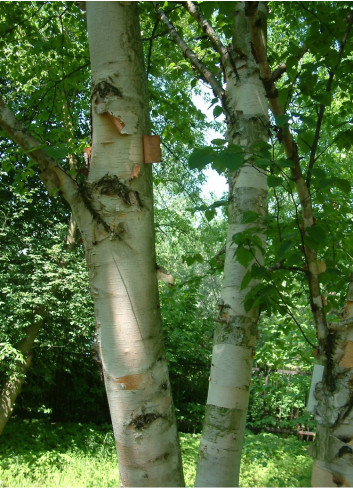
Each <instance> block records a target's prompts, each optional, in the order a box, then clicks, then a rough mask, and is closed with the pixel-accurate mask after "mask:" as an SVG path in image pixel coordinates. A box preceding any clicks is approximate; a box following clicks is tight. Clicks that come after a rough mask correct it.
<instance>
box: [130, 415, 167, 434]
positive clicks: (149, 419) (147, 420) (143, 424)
mask: <svg viewBox="0 0 353 489" xmlns="http://www.w3.org/2000/svg"><path fill="white" fill-rule="evenodd" d="M161 417H162V415H161V414H158V413H144V414H140V415H139V416H136V417H135V418H133V419H132V421H130V423H129V426H132V427H134V428H135V429H136V430H143V429H144V428H148V426H150V425H151V424H152V423H153V422H154V421H156V419H158V418H161Z"/></svg>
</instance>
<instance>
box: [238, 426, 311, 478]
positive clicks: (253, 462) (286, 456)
mask: <svg viewBox="0 0 353 489" xmlns="http://www.w3.org/2000/svg"><path fill="white" fill-rule="evenodd" d="M311 465H312V462H311V460H310V458H309V457H308V455H307V445H305V444H304V443H303V442H300V441H298V440H297V439H295V438H294V437H293V436H291V437H288V438H279V437H277V436H276V435H272V434H270V433H261V434H258V435H253V434H250V433H246V436H245V442H244V445H243V454H242V462H241V468H240V486H241V487H309V486H310V480H311Z"/></svg>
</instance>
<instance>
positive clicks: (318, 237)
mask: <svg viewBox="0 0 353 489" xmlns="http://www.w3.org/2000/svg"><path fill="white" fill-rule="evenodd" d="M306 236H309V238H310V239H313V240H314V241H316V243H317V244H318V245H319V246H321V245H324V244H325V243H326V241H327V232H326V229H324V228H323V227H322V226H320V225H319V224H314V225H313V226H311V227H310V228H308V229H307V230H306Z"/></svg>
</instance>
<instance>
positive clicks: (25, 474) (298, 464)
mask: <svg viewBox="0 0 353 489" xmlns="http://www.w3.org/2000/svg"><path fill="white" fill-rule="evenodd" d="M180 441H181V447H182V454H183V463H184V473H185V480H186V485H187V486H188V487H192V486H193V483H194V479H195V470H196V460H197V451H198V444H199V436H198V435H193V434H181V435H180ZM306 451H307V444H306V443H304V442H300V441H298V440H297V439H296V438H295V437H289V438H286V439H284V438H279V437H277V436H276V435H273V434H270V433H262V434H259V435H254V434H252V433H247V435H246V441H245V444H244V450H243V459H242V469H241V478H240V485H241V486H242V487H308V486H310V472H311V460H310V458H309V457H308V456H307V455H306ZM118 483H119V472H118V467H117V463H116V454H115V448H114V439H113V434H112V430H111V427H110V426H109V425H102V426H97V425H93V424H81V423H65V424H60V423H55V424H50V423H48V422H45V421H38V420H32V421H28V420H18V419H13V420H11V421H10V422H9V423H8V425H7V426H6V428H5V431H4V433H3V435H2V436H1V438H0V487H117V486H118Z"/></svg>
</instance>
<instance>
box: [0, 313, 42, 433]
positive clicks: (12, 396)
mask: <svg viewBox="0 0 353 489" xmlns="http://www.w3.org/2000/svg"><path fill="white" fill-rule="evenodd" d="M42 323H43V318H42V317H41V318H40V319H37V320H35V321H34V322H33V323H32V324H30V325H29V327H28V328H27V331H26V335H25V337H24V339H23V340H22V341H21V342H20V344H19V345H18V346H17V349H18V350H19V351H20V352H21V353H22V356H23V362H20V361H18V362H17V365H16V370H15V371H14V372H12V373H11V375H10V376H9V377H8V380H7V381H6V382H5V384H4V386H3V388H2V390H1V393H0V435H1V433H2V432H3V431H4V428H5V426H6V424H7V422H8V420H9V419H10V418H11V415H12V413H13V410H14V405H15V402H16V399H17V397H18V395H19V394H20V392H21V389H22V385H23V383H24V381H25V379H26V373H27V370H28V369H29V367H30V365H31V362H32V347H33V343H34V341H35V339H36V337H37V334H38V331H39V329H40V327H41V325H42Z"/></svg>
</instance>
